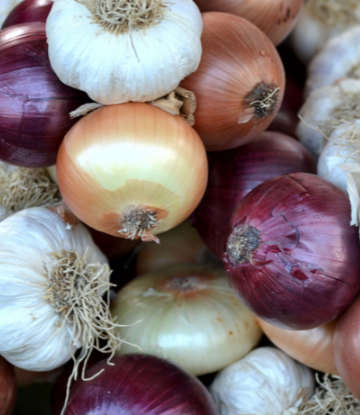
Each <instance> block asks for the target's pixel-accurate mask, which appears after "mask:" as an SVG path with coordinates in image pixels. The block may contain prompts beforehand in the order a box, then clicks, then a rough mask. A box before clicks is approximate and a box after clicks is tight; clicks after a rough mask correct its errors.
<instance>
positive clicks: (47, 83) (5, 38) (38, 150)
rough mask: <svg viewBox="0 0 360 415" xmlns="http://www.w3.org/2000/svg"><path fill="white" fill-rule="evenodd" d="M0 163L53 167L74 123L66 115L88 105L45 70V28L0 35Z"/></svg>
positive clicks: (30, 26) (28, 25)
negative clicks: (60, 147)
mask: <svg viewBox="0 0 360 415" xmlns="http://www.w3.org/2000/svg"><path fill="white" fill-rule="evenodd" d="M0 56H1V58H0V136H1V141H0V159H1V160H3V161H6V162H8V163H10V164H15V165H18V166H23V167H47V166H51V165H53V164H55V162H56V156H57V151H58V148H59V146H60V144H61V141H62V139H63V137H64V135H65V134H66V132H67V131H68V130H69V129H70V128H71V126H72V125H73V124H75V122H76V120H72V119H70V117H69V112H70V111H73V110H75V109H76V108H78V107H79V106H80V105H82V104H84V103H86V102H89V98H88V97H87V95H86V94H85V93H83V92H81V91H78V90H76V89H74V88H70V87H68V86H66V85H64V84H63V83H62V82H60V80H59V79H58V77H57V76H56V74H55V72H54V71H53V70H52V69H51V66H50V61H49V58H48V46H47V41H46V32H45V23H42V22H31V23H24V24H19V25H15V26H11V27H8V28H7V29H4V30H1V31H0Z"/></svg>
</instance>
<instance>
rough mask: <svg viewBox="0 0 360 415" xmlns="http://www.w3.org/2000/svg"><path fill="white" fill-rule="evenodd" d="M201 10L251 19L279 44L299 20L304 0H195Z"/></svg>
mask: <svg viewBox="0 0 360 415" xmlns="http://www.w3.org/2000/svg"><path fill="white" fill-rule="evenodd" d="M195 3H196V4H197V5H198V6H199V9H200V11H201V12H202V13H203V12H212V11H216V12H224V13H231V14H235V15H237V16H240V17H243V18H244V19H246V20H249V21H250V22H251V23H253V24H254V25H255V26H256V27H258V28H259V29H261V30H262V31H263V32H264V33H265V34H266V35H267V36H268V37H269V39H270V40H271V41H272V42H273V43H274V45H278V44H279V43H281V42H282V41H283V40H284V39H285V37H286V36H287V35H288V34H289V33H290V31H291V30H292V28H293V27H294V26H295V23H296V22H297V18H298V15H299V12H300V10H301V7H302V4H303V0H285V1H284V0H195Z"/></svg>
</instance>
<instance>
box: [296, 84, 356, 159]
mask: <svg viewBox="0 0 360 415" xmlns="http://www.w3.org/2000/svg"><path fill="white" fill-rule="evenodd" d="M299 116H300V122H299V124H298V126H297V129H296V136H297V137H298V139H299V140H300V141H301V143H302V144H303V145H304V146H305V147H306V148H307V149H308V150H309V151H310V153H311V154H312V155H313V156H314V157H315V159H317V158H318V157H319V155H320V152H321V151H322V149H323V147H324V145H325V143H326V141H327V139H326V137H327V138H328V137H329V136H330V134H331V133H332V131H333V130H334V129H335V128H336V127H338V126H340V125H342V124H348V123H352V122H353V121H354V120H357V119H360V81H358V80H354V79H343V80H341V81H339V82H337V83H336V84H334V85H330V86H324V87H322V88H318V89H315V90H314V91H312V92H311V94H310V95H309V96H308V97H307V99H306V101H305V103H304V104H303V106H302V107H301V109H300V112H299Z"/></svg>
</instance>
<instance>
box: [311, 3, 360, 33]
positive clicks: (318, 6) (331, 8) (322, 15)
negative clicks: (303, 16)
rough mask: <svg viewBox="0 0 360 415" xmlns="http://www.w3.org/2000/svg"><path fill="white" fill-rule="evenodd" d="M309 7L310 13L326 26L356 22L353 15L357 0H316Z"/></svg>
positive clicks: (338, 25)
mask: <svg viewBox="0 0 360 415" xmlns="http://www.w3.org/2000/svg"><path fill="white" fill-rule="evenodd" d="M310 7H311V11H312V13H313V14H314V15H315V16H316V17H317V18H318V19H319V20H320V21H321V22H322V23H324V24H325V25H326V26H329V27H342V26H348V25H351V24H357V23H358V20H357V19H356V16H355V11H356V9H357V8H358V7H359V2H358V0H316V1H314V2H313V4H312V6H310Z"/></svg>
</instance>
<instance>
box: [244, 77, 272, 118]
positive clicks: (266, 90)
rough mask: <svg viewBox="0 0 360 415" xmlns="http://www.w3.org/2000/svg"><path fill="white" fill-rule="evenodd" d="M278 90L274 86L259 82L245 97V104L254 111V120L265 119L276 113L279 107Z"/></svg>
mask: <svg viewBox="0 0 360 415" xmlns="http://www.w3.org/2000/svg"><path fill="white" fill-rule="evenodd" d="M279 91H280V88H279V87H278V86H277V85H274V84H265V82H260V83H259V84H258V85H256V86H255V88H254V89H253V90H252V91H251V92H250V93H249V94H248V95H247V96H246V97H245V104H246V105H247V106H248V107H250V108H253V109H254V116H255V117H256V118H266V117H268V116H269V115H271V114H273V113H275V112H276V110H277V108H278V105H279Z"/></svg>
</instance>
